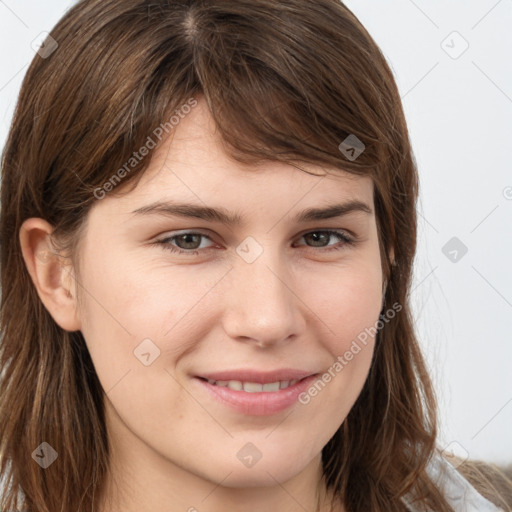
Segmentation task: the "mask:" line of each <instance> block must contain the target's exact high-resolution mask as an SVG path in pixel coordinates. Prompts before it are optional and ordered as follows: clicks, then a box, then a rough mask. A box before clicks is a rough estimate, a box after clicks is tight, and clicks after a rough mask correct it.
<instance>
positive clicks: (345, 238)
mask: <svg viewBox="0 0 512 512" xmlns="http://www.w3.org/2000/svg"><path fill="white" fill-rule="evenodd" d="M312 233H324V234H327V235H329V236H336V237H338V238H339V239H340V240H341V241H342V242H343V244H342V245H341V246H339V245H335V246H333V247H329V248H325V247H319V248H318V249H320V250H321V251H322V252H331V251H339V250H341V249H343V248H344V247H345V246H346V245H349V246H351V245H355V244H356V240H354V239H352V238H349V237H348V236H347V235H346V234H345V233H344V232H343V231H338V230H329V229H324V230H317V231H308V232H307V233H304V234H303V235H302V236H301V238H302V237H305V236H306V235H311V234H312ZM185 235H199V236H201V237H204V238H208V239H209V240H211V238H210V237H209V236H207V235H205V234H204V233H196V232H194V231H187V232H184V233H180V234H179V235H173V236H168V237H165V238H162V239H160V240H156V241H155V242H153V245H159V246H161V247H162V249H164V250H166V251H170V252H173V253H178V254H186V255H189V256H192V255H197V254H199V251H200V250H203V249H180V248H177V247H175V246H173V245H170V243H169V241H170V240H174V239H176V238H178V237H180V236H185ZM310 248H311V249H314V248H315V247H310ZM208 249H209V247H208V248H206V249H204V250H208Z"/></svg>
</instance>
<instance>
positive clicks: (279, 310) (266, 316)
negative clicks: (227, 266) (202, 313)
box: [223, 248, 307, 348]
mask: <svg viewBox="0 0 512 512" xmlns="http://www.w3.org/2000/svg"><path fill="white" fill-rule="evenodd" d="M230 274H231V280H230V281H229V283H228V284H227V286H228V290H227V291H226V292H225V293H226V295H225V297H226V298H227V300H226V303H225V309H224V313H223V324H224V330H225V332H226V334H227V335H228V336H230V337H231V339H235V340H238V341H245V342H247V343H253V344H255V345H257V346H260V347H262V348H263V347H270V346H274V345H279V344H286V343H289V342H291V341H292V340H293V339H295V338H296V337H298V336H300V335H301V334H302V332H303V331H304V329H305V325H306V320H305V318H304V314H303V311H304V308H305V306H304V302H302V301H301V298H300V297H298V296H297V294H296V293H295V292H294V289H293V288H294V286H293V277H292V273H291V272H290V271H289V270H286V265H285V262H284V261H283V255H282V254H277V250H276V251H271V250H270V249H268V248H266V249H265V250H264V251H263V253H262V254H261V255H260V256H259V257H258V258H257V259H256V260H255V261H253V262H252V263H247V262H246V261H244V260H242V259H240V260H237V261H236V262H235V264H234V268H233V270H232V271H231V272H230ZM306 309H307V308H306Z"/></svg>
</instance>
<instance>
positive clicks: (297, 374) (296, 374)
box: [197, 368, 317, 384]
mask: <svg viewBox="0 0 512 512" xmlns="http://www.w3.org/2000/svg"><path fill="white" fill-rule="evenodd" d="M316 373H317V372H314V371H308V370H298V369H294V368H281V369H279V370H273V371H267V372H262V371H258V370H254V369H246V370H244V369H237V370H224V371H220V372H211V373H202V374H201V375H197V377H202V378H204V379H209V380H224V381H227V380H238V381H241V382H256V383H258V384H268V383H269V382H277V381H283V380H295V379H296V380H301V379H304V378H305V377H309V376H310V375H316Z"/></svg>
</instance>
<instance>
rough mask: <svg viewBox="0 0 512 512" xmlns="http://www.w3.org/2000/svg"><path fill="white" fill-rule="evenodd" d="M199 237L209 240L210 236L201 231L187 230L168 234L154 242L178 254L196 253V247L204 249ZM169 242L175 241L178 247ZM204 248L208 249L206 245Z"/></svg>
mask: <svg viewBox="0 0 512 512" xmlns="http://www.w3.org/2000/svg"><path fill="white" fill-rule="evenodd" d="M201 238H205V239H208V240H210V241H211V239H210V237H208V236H206V235H205V234H203V233H194V232H192V231H187V232H185V233H181V234H179V235H173V236H168V237H166V238H163V239H161V240H157V241H156V242H155V244H158V245H161V247H162V248H163V249H166V250H168V251H171V252H177V253H180V254H198V249H201V248H202V249H204V247H201ZM170 242H175V243H176V244H177V245H178V247H176V246H175V245H172V244H171V243H170ZM206 248H207V249H208V247H206Z"/></svg>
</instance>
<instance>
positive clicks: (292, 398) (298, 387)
mask: <svg viewBox="0 0 512 512" xmlns="http://www.w3.org/2000/svg"><path fill="white" fill-rule="evenodd" d="M317 377H318V375H311V376H310V377H306V378H305V379H303V380H300V381H299V382H296V383H295V384H294V385H293V386H289V387H287V388H286V389H280V390H279V391H261V392H256V393H248V392H247V391H236V390H234V389H230V388H228V387H224V386H216V385H215V384H210V383H209V382H208V381H206V380H203V379H200V378H199V377H195V378H194V380H196V381H198V382H199V384H200V385H201V386H203V388H204V389H205V390H206V391H207V392H208V393H211V395H213V397H214V398H215V399H217V400H218V401H219V402H221V403H223V404H225V405H227V406H229V407H231V408H233V409H235V410H236V411H238V412H241V413H242V414H247V415H253V416H265V415H269V414H275V413H278V412H281V411H284V410H285V409H287V408H288V407H291V406H292V405H293V404H294V403H296V402H297V399H298V397H299V395H300V394H301V393H302V392H303V391H305V390H306V389H307V388H308V387H309V386H310V385H311V384H312V383H313V382H314V381H315V380H316V379H317Z"/></svg>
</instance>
